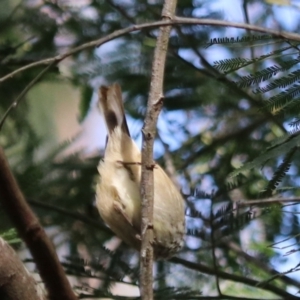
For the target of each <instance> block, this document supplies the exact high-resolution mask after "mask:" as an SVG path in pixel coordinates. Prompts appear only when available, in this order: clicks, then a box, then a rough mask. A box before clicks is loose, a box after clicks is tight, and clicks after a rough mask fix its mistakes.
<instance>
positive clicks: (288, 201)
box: [236, 197, 300, 207]
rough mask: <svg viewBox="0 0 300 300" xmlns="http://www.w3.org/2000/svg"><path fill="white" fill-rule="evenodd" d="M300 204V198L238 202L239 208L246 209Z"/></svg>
mask: <svg viewBox="0 0 300 300" xmlns="http://www.w3.org/2000/svg"><path fill="white" fill-rule="evenodd" d="M292 202H300V198H299V197H294V198H269V199H259V200H245V201H238V202H236V206H237V207H246V206H252V205H256V206H265V205H270V204H281V203H292Z"/></svg>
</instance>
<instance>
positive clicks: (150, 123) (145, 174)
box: [140, 0, 177, 300]
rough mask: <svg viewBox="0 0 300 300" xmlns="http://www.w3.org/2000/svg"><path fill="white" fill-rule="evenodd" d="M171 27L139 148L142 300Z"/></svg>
mask: <svg viewBox="0 0 300 300" xmlns="http://www.w3.org/2000/svg"><path fill="white" fill-rule="evenodd" d="M176 4H177V1H176V0H165V2H164V6H163V10H162V20H163V21H167V20H170V19H172V18H173V16H174V13H175V9H176ZM170 31H171V26H167V27H161V28H160V30H159V34H158V38H157V42H156V47H155V50H154V58H153V64H152V73H151V84H150V92H149V98H148V105H147V112H146V117H145V122H144V126H143V129H142V133H143V145H142V175H141V197H142V211H141V237H142V245H141V254H140V292H141V297H142V299H143V300H152V299H153V275H152V269H153V247H152V245H151V243H152V241H153V198H154V186H153V182H154V180H153V166H154V161H153V143H154V139H155V134H156V123H157V119H158V116H159V113H160V111H161V109H162V105H163V78H164V70H165V62H166V56H167V50H168V42H169V35H170Z"/></svg>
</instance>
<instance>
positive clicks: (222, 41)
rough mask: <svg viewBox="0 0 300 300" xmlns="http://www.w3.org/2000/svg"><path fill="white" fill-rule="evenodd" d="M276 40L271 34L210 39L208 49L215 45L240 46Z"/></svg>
mask: <svg viewBox="0 0 300 300" xmlns="http://www.w3.org/2000/svg"><path fill="white" fill-rule="evenodd" d="M275 39H279V38H274V37H273V36H271V35H269V34H262V35H245V36H242V37H239V36H237V37H230V38H229V37H224V38H213V39H210V42H209V43H207V46H206V47H205V48H206V49H207V48H209V47H210V46H213V45H228V44H240V43H252V42H258V41H263V42H266V41H274V40H275Z"/></svg>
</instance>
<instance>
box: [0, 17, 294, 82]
mask: <svg viewBox="0 0 300 300" xmlns="http://www.w3.org/2000/svg"><path fill="white" fill-rule="evenodd" d="M184 24H185V25H208V26H221V27H234V28H240V29H245V30H252V31H255V32H262V33H267V34H270V35H272V36H274V37H279V38H282V39H287V40H292V41H298V42H300V34H297V33H291V32H287V31H277V30H274V29H270V28H265V27H261V26H255V25H251V24H244V23H236V22H228V21H223V20H214V19H197V18H194V19H192V18H182V17H174V18H173V19H172V20H171V21H157V22H150V23H143V24H139V25H133V26H130V27H127V28H124V29H120V30H116V31H114V32H112V33H111V34H108V35H107V36H105V37H103V38H100V39H97V40H93V41H90V42H88V43H85V44H82V45H80V46H78V47H75V48H73V49H71V50H69V51H67V52H65V53H63V54H59V55H56V56H53V57H50V58H46V59H42V60H39V61H36V62H33V63H30V64H28V65H26V66H23V67H21V68H19V69H17V70H15V71H13V72H11V73H9V74H7V75H5V76H3V77H1V78H0V83H1V82H4V81H5V80H7V79H9V78H12V77H14V76H15V75H16V74H18V73H21V72H23V71H26V70H28V69H31V68H33V67H37V66H41V65H49V64H51V63H54V64H57V63H59V62H61V61H62V60H64V59H65V58H67V57H69V56H71V55H73V54H76V53H78V52H80V51H83V50H87V49H90V48H94V47H99V46H101V45H103V44H105V43H107V42H109V41H111V40H114V39H116V38H118V37H121V36H123V35H125V34H128V33H130V32H134V31H139V30H142V29H147V28H149V29H150V28H156V27H161V26H173V25H184Z"/></svg>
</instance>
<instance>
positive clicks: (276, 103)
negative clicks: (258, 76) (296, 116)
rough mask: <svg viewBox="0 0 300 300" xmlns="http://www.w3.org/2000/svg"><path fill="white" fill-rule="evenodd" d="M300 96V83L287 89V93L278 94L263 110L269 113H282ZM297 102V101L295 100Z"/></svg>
mask: <svg viewBox="0 0 300 300" xmlns="http://www.w3.org/2000/svg"><path fill="white" fill-rule="evenodd" d="M299 94H300V83H295V84H293V86H292V87H290V88H288V89H286V90H285V91H283V92H281V93H279V94H277V95H276V96H273V97H271V98H270V99H269V100H268V101H267V104H266V105H265V106H264V108H263V109H267V110H269V111H274V110H275V111H276V112H277V113H278V111H281V110H282V109H283V108H286V107H287V106H288V105H289V103H290V101H291V100H292V99H293V98H295V97H296V96H297V95H299ZM294 101H296V100H294Z"/></svg>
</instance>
